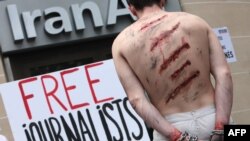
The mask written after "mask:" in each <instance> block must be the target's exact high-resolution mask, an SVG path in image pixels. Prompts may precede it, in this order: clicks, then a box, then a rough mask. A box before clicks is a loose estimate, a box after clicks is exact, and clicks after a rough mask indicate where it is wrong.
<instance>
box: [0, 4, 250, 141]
mask: <svg viewBox="0 0 250 141" xmlns="http://www.w3.org/2000/svg"><path fill="white" fill-rule="evenodd" d="M126 7H127V4H126V0H101V1H100V0H74V1H69V0H63V1H62V0H53V1H51V0H43V1H39V0H0V20H1V22H0V46H1V55H0V56H1V61H0V83H5V82H10V81H14V80H19V79H22V78H26V77H30V76H35V75H40V74H44V73H49V72H53V71H57V70H62V69H66V68H70V67H75V66H80V65H84V64H88V63H92V62H96V61H100V60H106V59H111V58H112V56H111V45H112V42H113V40H114V38H115V37H116V35H117V34H118V33H119V32H120V31H121V30H122V29H123V28H125V27H126V26H128V25H129V24H131V23H132V22H134V20H136V19H135V17H133V16H132V15H131V13H129V11H128V10H127V8H126ZM166 9H167V10H168V11H181V10H182V11H185V12H189V13H192V14H195V15H198V16H200V17H202V18H203V19H205V20H206V21H207V22H208V23H209V24H210V25H211V27H213V28H216V27H224V26H226V27H228V29H229V31H230V34H231V36H232V41H233V45H234V49H235V52H236V56H237V62H235V63H230V67H231V69H232V75H233V82H234V104H233V112H232V117H233V118H234V120H235V122H236V123H239V124H249V123H250V120H249V119H250V118H249V117H250V104H249V101H248V98H250V97H249V96H250V95H249V94H248V93H249V90H248V85H249V84H248V83H249V82H250V64H249V61H250V48H249V46H250V28H249V27H248V26H249V25H250V18H249V16H248V13H250V1H249V0H213V1H211V0H179V1H177V0H168V4H167V5H166ZM0 134H2V135H5V136H6V137H7V138H8V139H9V141H12V140H13V137H12V133H11V130H10V126H9V123H8V118H7V116H6V112H5V110H4V106H3V103H2V99H0Z"/></svg>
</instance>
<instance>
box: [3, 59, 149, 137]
mask: <svg viewBox="0 0 250 141" xmlns="http://www.w3.org/2000/svg"><path fill="white" fill-rule="evenodd" d="M0 93H1V96H2V98H3V102H4V106H5V109H6V112H7V116H8V118H9V122H10V125H11V130H12V133H13V136H14V139H15V141H34V140H36V141H45V140H46V141H56V140H60V141H79V140H81V141H85V140H86V141H90V140H95V141H98V140H99V141H111V140H124V141H125V140H126V141H127V140H142V141H149V140H150V139H149V136H148V133H147V129H146V127H145V124H144V122H143V120H142V119H141V118H139V116H138V115H137V114H136V113H135V111H134V110H133V108H132V107H131V105H130V103H129V101H128V99H127V97H126V94H125V92H124V90H123V88H122V86H121V84H120V81H119V79H118V77H117V73H116V71H115V68H114V65H113V61H112V60H107V61H103V62H97V63H93V64H89V65H85V66H81V67H76V68H71V69H67V70H62V71H59V72H54V73H49V74H44V75H41V76H36V77H31V78H26V79H23V80H19V81H15V82H10V83H6V84H2V85H0Z"/></svg>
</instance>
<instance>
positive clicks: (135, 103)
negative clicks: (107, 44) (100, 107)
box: [112, 45, 181, 141]
mask: <svg viewBox="0 0 250 141" xmlns="http://www.w3.org/2000/svg"><path fill="white" fill-rule="evenodd" d="M112 54H113V60H114V63H115V67H116V71H117V73H118V76H119V79H120V81H121V84H122V85H123V88H124V90H125V92H126V94H127V96H128V99H129V101H130V103H131V105H132V107H133V108H134V109H135V111H136V112H137V113H138V114H139V115H140V116H141V118H142V119H143V120H144V121H145V122H146V123H147V124H148V125H150V126H151V127H152V128H154V129H155V130H157V131H158V132H160V133H161V134H162V135H164V136H165V137H166V138H169V139H170V140H171V141H176V140H177V139H178V138H180V135H181V132H180V131H179V130H177V129H176V128H175V127H173V126H172V125H171V124H170V123H169V122H167V121H166V120H165V119H164V118H163V116H162V115H161V114H160V112H159V111H158V110H157V109H156V108H155V107H154V106H153V105H152V104H151V103H150V102H149V101H148V100H147V98H146V96H145V95H144V89H143V87H142V85H141V83H140V81H139V80H138V78H137V77H136V75H135V74H134V72H133V71H132V69H131V68H130V66H129V64H128V63H127V61H126V60H125V58H124V57H123V56H122V55H121V53H120V52H119V51H118V49H117V47H116V46H115V45H113V47H112Z"/></svg>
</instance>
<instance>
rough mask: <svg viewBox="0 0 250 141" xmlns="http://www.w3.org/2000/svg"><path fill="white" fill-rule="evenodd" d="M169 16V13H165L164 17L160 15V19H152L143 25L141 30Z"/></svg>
mask: <svg viewBox="0 0 250 141" xmlns="http://www.w3.org/2000/svg"><path fill="white" fill-rule="evenodd" d="M167 16H168V15H163V16H162V17H160V18H158V19H156V20H153V21H151V22H149V23H147V24H145V25H143V26H142V27H141V29H140V31H143V30H145V29H147V28H149V27H151V26H153V25H154V24H155V23H158V22H160V21H161V20H163V19H164V18H165V17H167Z"/></svg>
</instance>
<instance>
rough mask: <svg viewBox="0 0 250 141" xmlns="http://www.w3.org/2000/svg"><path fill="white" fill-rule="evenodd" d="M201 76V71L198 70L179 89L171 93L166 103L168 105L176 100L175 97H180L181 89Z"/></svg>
mask: <svg viewBox="0 0 250 141" xmlns="http://www.w3.org/2000/svg"><path fill="white" fill-rule="evenodd" d="M199 75H200V71H198V70H197V71H195V72H194V73H193V74H192V75H191V76H190V77H188V78H187V79H186V80H185V81H183V82H182V83H181V84H180V85H179V86H178V87H176V88H175V89H174V91H172V92H171V93H170V96H169V97H168V98H167V100H166V103H168V102H169V101H170V100H171V99H175V97H176V96H177V95H178V93H179V92H180V91H181V89H183V88H184V87H186V86H187V85H188V84H189V83H191V82H192V80H193V79H195V78H196V77H198V76H199Z"/></svg>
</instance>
